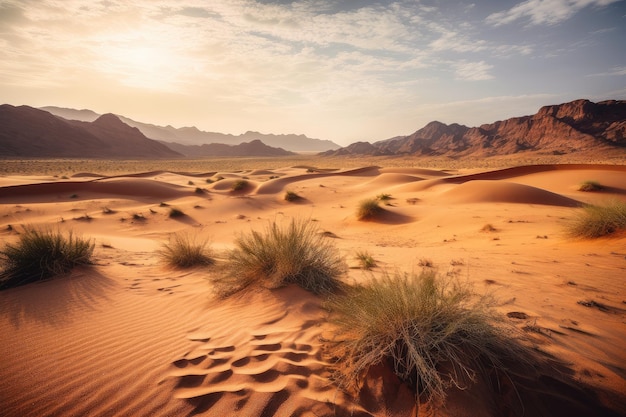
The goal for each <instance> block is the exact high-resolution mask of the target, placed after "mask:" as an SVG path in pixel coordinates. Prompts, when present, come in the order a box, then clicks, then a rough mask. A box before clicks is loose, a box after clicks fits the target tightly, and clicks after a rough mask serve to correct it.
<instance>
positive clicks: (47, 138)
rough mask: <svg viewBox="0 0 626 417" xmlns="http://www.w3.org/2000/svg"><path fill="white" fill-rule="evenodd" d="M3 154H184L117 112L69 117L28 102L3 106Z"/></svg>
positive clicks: (0, 145) (0, 120) (0, 131)
mask: <svg viewBox="0 0 626 417" xmlns="http://www.w3.org/2000/svg"><path fill="white" fill-rule="evenodd" d="M0 156H5V157H44V158H51V157H76V158H177V157H182V155H181V154H179V153H177V152H175V151H173V150H171V149H169V148H168V147H167V146H165V145H163V144H162V143H159V142H157V141H155V140H152V139H148V138H147V137H146V136H144V134H143V133H141V132H140V131H139V130H138V129H136V128H134V127H130V126H128V125H127V124H125V123H123V122H122V121H121V120H120V119H119V118H118V117H117V116H115V115H112V114H105V115H102V116H100V117H98V118H97V119H96V120H94V121H93V122H81V121H76V120H66V119H62V118H60V117H57V116H54V115H52V114H50V113H49V112H47V111H44V110H39V109H35V108H32V107H28V106H19V107H14V106H11V105H8V104H4V105H1V106H0Z"/></svg>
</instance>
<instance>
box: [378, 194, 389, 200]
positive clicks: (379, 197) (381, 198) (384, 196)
mask: <svg viewBox="0 0 626 417" xmlns="http://www.w3.org/2000/svg"><path fill="white" fill-rule="evenodd" d="M376 198H377V199H378V200H379V201H389V200H391V194H386V193H381V194H378V195H377V196H376Z"/></svg>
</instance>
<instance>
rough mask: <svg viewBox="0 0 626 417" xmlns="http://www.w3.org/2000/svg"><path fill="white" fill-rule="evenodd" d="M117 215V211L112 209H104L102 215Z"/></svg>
mask: <svg viewBox="0 0 626 417" xmlns="http://www.w3.org/2000/svg"><path fill="white" fill-rule="evenodd" d="M115 213H116V211H115V210H112V209H110V208H108V207H104V208H102V214H115Z"/></svg>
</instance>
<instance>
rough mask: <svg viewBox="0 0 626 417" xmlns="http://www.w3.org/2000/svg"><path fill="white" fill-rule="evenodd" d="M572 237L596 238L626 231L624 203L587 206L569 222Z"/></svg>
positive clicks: (614, 202)
mask: <svg viewBox="0 0 626 417" xmlns="http://www.w3.org/2000/svg"><path fill="white" fill-rule="evenodd" d="M567 230H568V233H569V235H570V236H572V237H581V238H598V237H602V236H608V235H611V234H614V233H617V232H619V231H623V230H626V202H623V201H619V200H613V201H609V202H608V203H606V204H605V205H602V206H594V205H588V206H585V207H583V208H582V211H580V212H579V213H578V215H577V216H576V217H575V218H574V219H573V220H572V221H570V223H569V224H568V225H567Z"/></svg>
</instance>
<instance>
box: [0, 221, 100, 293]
mask: <svg viewBox="0 0 626 417" xmlns="http://www.w3.org/2000/svg"><path fill="white" fill-rule="evenodd" d="M93 250H94V243H93V242H92V241H91V240H89V239H82V238H80V237H77V236H75V235H74V234H73V233H72V232H69V233H68V234H67V235H65V234H63V233H61V232H60V231H53V230H51V229H37V228H35V227H25V228H24V231H23V233H22V234H21V235H20V238H19V241H18V242H17V243H16V244H7V245H5V247H4V248H2V249H1V250H0V264H2V271H1V272H0V289H5V288H11V287H17V286H19V285H25V284H28V283H30V282H35V281H42V280H45V279H48V278H52V277H54V276H56V275H60V274H64V273H67V272H69V271H70V270H71V269H72V268H74V267H75V266H78V265H89V264H91V256H92V254H93Z"/></svg>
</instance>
